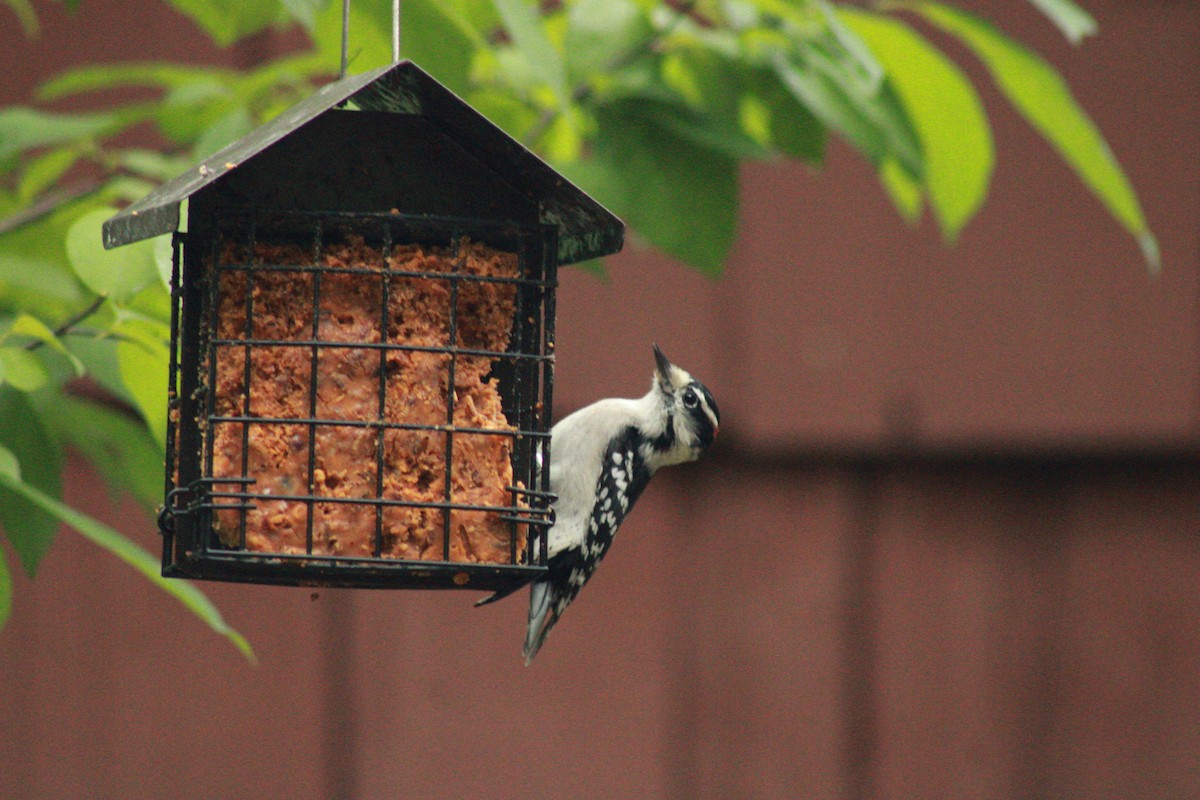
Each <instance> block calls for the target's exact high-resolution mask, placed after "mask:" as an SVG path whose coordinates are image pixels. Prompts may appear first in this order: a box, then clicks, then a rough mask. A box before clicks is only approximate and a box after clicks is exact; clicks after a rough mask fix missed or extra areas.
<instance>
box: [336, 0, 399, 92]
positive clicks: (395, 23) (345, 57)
mask: <svg viewBox="0 0 1200 800" xmlns="http://www.w3.org/2000/svg"><path fill="white" fill-rule="evenodd" d="M349 53H350V0H342V65H341V69H340V71H339V72H338V80H341V79H342V78H345V77H346V69H347V67H348V66H349V58H350V56H349ZM399 61H400V0H392V63H393V64H396V63H398V62H399Z"/></svg>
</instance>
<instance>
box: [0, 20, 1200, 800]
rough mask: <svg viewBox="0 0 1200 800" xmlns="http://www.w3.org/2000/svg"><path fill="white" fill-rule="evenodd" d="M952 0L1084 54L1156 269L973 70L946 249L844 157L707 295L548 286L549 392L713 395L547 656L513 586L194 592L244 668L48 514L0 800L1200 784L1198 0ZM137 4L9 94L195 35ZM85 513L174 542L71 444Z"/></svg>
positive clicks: (10, 697)
mask: <svg viewBox="0 0 1200 800" xmlns="http://www.w3.org/2000/svg"><path fill="white" fill-rule="evenodd" d="M965 5H968V6H974V7H977V8H978V9H979V10H980V11H982V12H984V13H986V14H989V15H995V17H996V18H997V19H998V20H999V22H1000V23H1001V24H1002V26H1003V27H1005V28H1006V29H1007V30H1009V31H1010V32H1011V33H1013V34H1015V35H1017V36H1018V37H1019V38H1021V39H1022V40H1024V41H1029V42H1031V43H1033V44H1034V45H1035V46H1036V47H1037V48H1038V49H1039V50H1040V51H1041V52H1043V53H1045V54H1047V55H1048V56H1049V57H1050V58H1051V59H1052V60H1053V61H1054V62H1055V63H1056V64H1059V65H1060V66H1061V67H1062V69H1063V71H1064V72H1065V73H1066V74H1067V77H1068V80H1069V81H1070V83H1071V85H1072V87H1073V88H1074V89H1075V91H1076V93H1077V95H1078V97H1079V98H1080V100H1081V102H1082V103H1083V105H1084V106H1085V107H1086V108H1088V109H1089V110H1090V111H1091V112H1093V115H1094V116H1095V118H1096V119H1097V121H1098V123H1099V124H1100V127H1101V129H1102V130H1103V131H1104V132H1105V134H1106V136H1108V138H1109V140H1110V142H1111V144H1112V146H1113V149H1114V151H1115V152H1116V153H1117V155H1118V156H1119V158H1120V159H1121V161H1122V163H1123V164H1124V165H1125V166H1126V167H1127V169H1128V171H1129V173H1130V176H1131V178H1132V180H1133V182H1134V184H1135V185H1136V186H1137V187H1138V189H1139V191H1140V192H1141V194H1142V198H1143V201H1144V204H1145V207H1146V212H1147V215H1148V217H1149V219H1150V221H1151V223H1152V225H1153V226H1154V228H1155V230H1156V232H1157V233H1158V234H1159V236H1160V240H1161V244H1162V251H1163V261H1164V270H1163V273H1162V275H1160V276H1158V277H1157V278H1151V277H1149V276H1148V275H1147V274H1146V272H1145V269H1144V267H1143V265H1142V264H1141V262H1140V258H1139V254H1138V252H1137V249H1136V246H1135V245H1134V244H1133V243H1132V242H1131V241H1130V240H1129V238H1128V237H1127V236H1125V235H1124V234H1123V233H1121V232H1120V231H1119V230H1117V228H1116V227H1115V225H1114V224H1113V223H1112V221H1111V220H1110V219H1109V218H1108V216H1107V215H1106V212H1105V211H1104V210H1103V209H1102V208H1100V206H1099V205H1098V204H1097V203H1096V202H1095V201H1094V200H1092V199H1091V198H1090V197H1089V196H1088V195H1087V193H1086V191H1085V190H1084V189H1082V188H1081V187H1080V186H1079V185H1078V182H1077V181H1076V180H1075V178H1074V177H1073V176H1072V175H1071V174H1070V173H1069V171H1068V170H1067V169H1066V168H1065V167H1063V166H1061V165H1060V164H1058V163H1057V161H1056V157H1055V156H1054V155H1053V153H1052V152H1051V151H1050V149H1049V148H1048V147H1047V146H1046V145H1045V144H1044V143H1043V142H1041V140H1040V139H1038V137H1037V136H1036V135H1035V134H1034V133H1032V132H1031V131H1029V130H1028V128H1027V127H1026V126H1025V125H1024V123H1023V122H1022V121H1021V120H1020V119H1018V118H1017V116H1016V115H1015V113H1014V112H1012V111H1011V110H1010V109H1008V108H1007V106H1006V105H1005V103H1004V101H1003V99H1002V98H1001V97H1000V96H999V95H998V94H997V93H996V91H995V90H994V89H993V88H990V84H989V83H988V81H987V79H986V77H985V76H983V75H982V73H981V72H980V70H979V69H978V68H977V67H975V66H971V67H969V70H970V71H971V72H972V75H973V76H975V77H976V78H980V79H981V83H982V86H983V90H982V91H983V94H984V100H985V102H986V103H987V105H988V107H989V111H990V113H991V114H992V118H993V122H994V126H995V135H996V140H997V147H998V152H999V154H1000V163H999V165H998V167H997V172H996V175H995V186H994V190H993V193H992V195H991V196H990V198H989V200H988V204H987V206H986V208H985V209H984V211H983V213H982V215H981V216H980V217H979V218H978V219H977V220H976V221H974V222H973V223H972V224H971V225H970V226H969V227H968V228H967V229H966V230H965V231H964V232H963V234H962V236H961V238H960V240H959V242H958V243H957V244H956V245H955V246H954V247H953V248H947V247H946V246H945V245H944V244H943V243H942V242H941V241H940V240H939V238H938V236H937V232H936V230H935V227H934V225H933V224H932V222H931V221H929V220H928V219H927V220H925V221H924V222H923V223H922V224H921V225H920V226H918V227H917V228H915V229H909V228H907V227H906V226H905V224H904V223H903V222H901V221H899V219H898V218H897V217H896V215H895V214H894V212H893V211H892V210H891V209H890V208H889V207H888V205H887V201H886V199H885V198H884V197H883V195H882V193H881V191H880V190H879V188H878V187H877V185H876V182H875V179H874V176H873V173H872V172H871V170H870V168H869V166H867V165H865V164H864V163H862V160H861V159H860V158H859V157H858V156H856V155H854V154H852V153H851V152H850V151H849V150H848V148H846V147H844V146H842V145H840V144H838V143H836V142H834V143H831V146H830V150H829V157H828V161H827V165H826V167H825V168H824V169H823V170H822V171H821V172H819V173H818V172H816V171H814V170H811V169H808V168H807V167H803V166H798V165H795V164H787V163H771V164H754V165H750V166H748V167H747V168H746V169H745V170H744V172H743V176H742V177H743V191H742V211H741V214H742V220H741V222H742V227H741V232H740V236H739V239H738V241H737V243H736V246H735V250H734V254H733V258H732V260H731V264H730V268H729V270H728V273H727V275H726V276H725V278H724V279H723V280H722V281H720V282H713V281H710V280H708V279H705V278H703V277H701V276H699V275H697V274H696V273H695V272H693V271H690V270H687V269H685V268H683V267H682V266H680V265H678V264H676V263H673V262H671V261H669V260H668V259H665V258H663V257H661V256H657V255H654V254H650V253H647V252H645V251H643V250H639V249H638V248H637V247H636V246H634V247H631V248H630V250H629V251H628V252H627V253H625V254H622V255H621V256H619V257H616V258H613V259H610V260H609V271H610V275H609V279H608V280H607V281H605V282H601V281H598V280H597V279H595V278H594V277H592V276H590V275H587V274H583V273H580V272H578V271H573V270H566V271H564V274H563V276H562V287H561V290H560V295H559V315H560V317H559V323H558V330H559V337H558V346H557V348H556V352H557V353H558V358H559V361H558V365H557V383H556V387H555V397H556V400H557V401H558V409H557V410H558V413H559V414H560V415H561V414H563V413H566V412H568V411H570V410H572V409H574V408H576V407H579V406H580V405H582V404H583V403H586V402H589V401H590V400H592V399H594V398H597V397H600V396H605V395H613V394H616V395H624V396H632V395H635V394H640V393H642V392H644V391H645V390H646V387H647V385H648V383H649V377H650V370H651V368H652V360H651V356H650V343H651V342H652V341H657V342H658V343H659V344H660V345H662V347H663V349H664V350H665V351H666V353H667V354H668V355H669V356H670V357H671V358H672V359H674V360H675V361H677V362H678V363H680V364H681V365H683V366H685V367H687V368H688V369H691V370H692V371H693V372H694V373H695V374H696V375H697V376H698V377H700V378H701V379H703V380H704V381H705V382H706V383H707V384H708V385H709V386H710V387H711V388H712V390H713V391H714V393H715V395H716V397H717V398H718V400H719V401H720V405H721V409H722V415H723V419H722V430H721V438H720V440H719V441H718V444H717V447H716V448H715V449H714V452H713V453H712V454H711V456H710V457H709V458H707V459H705V460H704V461H702V462H700V463H698V464H695V465H688V466H685V467H680V468H673V469H671V470H667V471H666V472H664V473H663V474H662V475H661V476H660V477H658V478H656V479H655V481H654V482H653V484H652V485H651V486H650V487H649V489H648V490H647V493H646V495H645V496H644V498H643V499H642V500H641V501H640V502H639V505H638V508H637V510H636V512H635V513H634V514H633V515H632V516H631V518H630V519H629V521H628V522H627V523H626V524H625V525H624V527H623V528H622V530H621V532H620V536H619V537H618V538H619V543H618V545H617V546H616V547H615V548H614V550H613V551H612V554H611V555H610V556H609V558H608V559H607V560H606V562H605V564H604V566H603V568H602V569H601V570H600V572H599V573H598V574H597V576H596V578H595V580H594V582H593V584H592V585H590V586H589V587H588V589H587V591H585V592H584V593H583V594H582V595H581V597H580V599H579V600H578V601H577V603H576V604H575V605H573V606H572V608H571V610H570V611H569V612H568V614H567V615H566V617H565V619H564V621H563V623H562V624H561V625H560V626H559V627H558V628H557V629H556V630H555V631H554V633H553V635H552V636H551V637H550V638H549V640H548V642H547V644H546V647H545V649H544V650H543V651H542V653H541V654H540V655H539V657H538V660H537V662H536V663H535V665H534V666H532V667H530V668H525V667H524V666H523V665H522V663H521V659H520V643H521V639H522V633H523V629H524V624H525V608H524V599H523V598H520V599H517V598H514V599H511V600H508V601H506V602H505V603H502V604H498V605H496V606H490V607H487V608H484V609H475V608H472V606H471V602H472V601H473V600H474V599H475V598H476V597H477V595H476V594H475V593H471V592H446V593H419V592H405V593H393V592H382V591H381V592H367V591H345V590H343V591H320V592H315V593H314V592H312V591H311V590H304V589H281V588H271V587H247V586H236V585H222V584H207V585H205V586H204V588H205V590H206V591H207V592H209V594H210V596H211V597H212V598H213V600H214V601H215V602H216V603H217V605H218V606H219V607H220V608H221V610H222V611H223V613H224V614H225V615H226V617H227V618H228V620H229V621H230V623H231V624H233V625H234V626H235V627H236V628H238V629H239V630H240V631H242V632H243V633H245V634H246V635H247V636H248V638H249V639H250V640H251V642H252V643H253V645H254V647H255V649H256V651H257V652H258V656H259V660H260V663H259V665H258V666H256V667H252V666H250V665H248V664H246V663H245V662H244V661H243V660H242V659H241V658H240V656H239V655H238V654H237V653H236V652H235V651H234V650H233V648H232V647H230V646H229V645H228V644H227V643H226V642H224V641H223V640H221V639H219V638H218V637H216V636H214V635H213V634H212V633H211V632H209V631H208V630H207V629H206V628H204V626H203V625H202V624H201V623H200V622H198V621H196V620H195V619H194V618H193V617H191V616H190V615H189V614H187V613H186V612H185V611H183V610H182V609H180V608H179V607H177V605H176V604H175V603H174V602H173V601H170V600H168V599H166V598H165V597H164V596H163V595H162V594H161V593H160V592H158V591H157V590H155V589H153V588H152V587H150V586H149V585H148V584H147V583H146V582H145V581H144V580H143V579H142V578H140V577H139V576H137V575H135V574H134V573H132V572H131V571H130V570H129V569H128V568H127V567H125V566H124V565H122V564H119V563H117V562H116V561H115V559H113V558H112V557H110V556H108V555H106V554H103V553H101V552H100V551H98V550H96V549H95V548H94V547H93V546H92V545H90V544H88V543H87V542H85V541H83V540H82V539H80V538H79V537H77V536H76V535H74V534H73V533H71V532H69V531H64V532H63V533H62V534H61V535H60V537H59V539H58V540H57V541H56V542H55V544H54V547H53V548H52V550H51V552H50V553H49V555H48V556H47V558H46V560H45V563H44V565H43V567H42V570H41V573H40V574H39V575H38V577H37V579H36V581H30V580H29V579H27V578H26V577H24V576H23V575H15V576H14V580H15V607H14V613H13V617H12V619H11V620H10V622H9V624H8V626H7V627H6V628H5V629H4V630H3V631H0V687H3V688H2V690H0V797H3V798H8V797H12V798H38V799H39V800H41V799H42V798H46V799H49V800H57V799H58V798H63V800H66V799H67V798H70V799H71V800H76V799H86V798H109V797H123V798H130V800H139V798H160V797H172V798H178V799H179V800H189V799H190V798H197V800H199V798H212V797H288V798H296V799H297V800H318V799H325V798H338V799H339V800H375V799H376V798H379V799H380V800H382V798H395V797H403V798H427V797H428V798H433V797H486V798H495V799H496V800H504V799H505V798H514V800H515V799H516V798H521V799H522V800H524V799H525V798H529V797H551V796H554V797H604V798H611V799H612V800H620V799H621V798H638V800H645V798H663V799H664V800H693V798H698V799H700V800H703V798H729V797H747V798H765V799H769V798H795V797H805V798H809V797H811V798H829V799H830V800H874V799H875V798H878V799H879V800H884V799H887V798H908V797H913V798H926V797H928V798H953V799H954V800H960V799H963V798H996V799H997V800H1000V799H1001V798H1087V800H1105V799H1107V798H1113V800H1117V799H1118V798H1121V799H1122V800H1123V799H1124V798H1139V799H1140V798H1151V799H1154V800H1158V799H1160V798H1161V800H1175V798H1182V797H1197V796H1200V624H1198V620H1200V441H1198V434H1200V385H1198V384H1200V327H1198V322H1200V309H1198V308H1197V299H1198V297H1200V277H1198V273H1197V267H1198V266H1200V226H1198V225H1197V221H1198V220H1200V170H1197V168H1196V165H1197V164H1200V124H1198V122H1200V84H1197V82H1196V81H1195V80H1194V77H1195V76H1196V75H1198V74H1200V48H1197V47H1196V45H1195V43H1196V42H1197V41H1200V4H1195V3H1153V4H1146V3H1129V2H1121V1H1119V0H1097V1H1096V2H1094V3H1089V4H1088V6H1089V8H1090V9H1091V10H1093V12H1094V13H1095V14H1096V16H1097V17H1098V18H1099V21H1100V25H1101V31H1102V33H1101V35H1100V37H1099V38H1097V39H1094V40H1090V41H1089V42H1088V43H1087V44H1086V45H1084V46H1083V48H1082V49H1081V50H1075V49H1073V48H1070V47H1069V46H1067V45H1066V44H1064V43H1062V42H1061V37H1059V36H1058V35H1057V33H1056V32H1055V31H1054V30H1053V29H1052V28H1051V27H1050V26H1049V24H1048V23H1046V22H1045V21H1044V20H1043V19H1042V18H1041V17H1040V16H1038V15H1037V14H1036V13H1035V12H1034V11H1033V10H1032V9H1031V7H1030V6H1029V4H1024V3H1012V4H995V3H984V2H982V0H979V1H978V2H973V3H966V4H965ZM131 8H132V6H131V5H130V4H129V3H128V2H127V0H89V2H88V3H85V4H84V7H83V9H82V11H81V12H80V13H82V14H85V15H87V18H88V19H92V20H94V23H93V24H92V27H90V28H89V29H88V30H86V31H85V30H83V29H82V26H79V25H72V24H70V23H69V22H68V21H66V20H65V18H60V15H59V12H58V10H57V6H56V5H55V4H49V5H46V6H45V9H44V10H45V14H46V19H45V23H46V25H45V33H44V38H43V40H41V44H38V45H36V46H34V45H30V44H29V43H27V42H25V41H24V40H23V39H21V38H20V34H19V32H18V31H16V30H15V29H12V30H10V29H8V28H5V29H4V30H0V44H4V45H6V46H4V47H0V66H5V74H10V75H14V76H15V77H14V80H13V81H12V82H11V83H10V84H9V85H7V86H3V87H0V100H3V101H5V102H10V101H15V100H18V99H24V98H25V97H26V96H27V89H28V87H29V86H32V85H34V84H35V83H36V76H37V75H39V74H40V75H46V74H51V73H53V72H55V71H57V70H58V69H61V68H62V67H63V66H64V65H66V64H69V63H75V62H76V61H78V60H82V59H85V58H114V59H119V58H123V57H125V56H126V55H127V54H128V53H135V52H136V53H139V54H140V55H142V56H143V57H145V58H148V59H153V58H170V57H173V56H174V55H175V54H174V52H173V51H174V50H176V49H177V47H178V42H179V41H180V40H181V38H182V37H183V34H176V33H171V32H175V31H186V26H185V24H184V23H183V22H182V21H181V20H180V19H179V18H178V17H177V16H174V15H173V13H172V12H169V11H166V10H159V11H155V10H154V9H155V8H157V6H145V7H143V4H139V5H138V6H137V9H138V10H137V13H138V15H139V19H140V20H142V25H143V26H142V27H137V29H136V30H127V27H129V26H128V23H127V20H128V15H129V13H130V9H131ZM39 10H41V7H39ZM4 13H7V12H6V11H5V10H4V9H3V8H0V14H4ZM156 14H158V15H159V16H155V15H156ZM93 15H94V16H93ZM12 27H13V28H15V26H12ZM926 33H928V34H929V35H930V37H931V38H934V39H936V40H937V41H938V43H939V44H942V45H945V46H947V47H948V48H950V49H951V50H952V51H953V52H954V53H955V54H956V55H963V53H962V51H961V50H954V49H953V48H954V47H955V45H953V43H951V42H949V41H948V40H946V39H944V38H938V36H937V34H935V33H931V32H928V31H926ZM118 35H119V36H121V37H122V38H121V39H120V41H123V42H125V45H124V46H123V47H122V48H121V51H120V52H115V53H114V51H113V47H112V41H113V40H114V37H116V36H118ZM286 46H287V43H286V42H281V41H280V40H277V39H274V38H271V37H267V38H265V39H258V40H255V41H254V42H252V43H251V44H249V45H245V46H243V47H242V49H235V50H232V51H225V52H220V51H204V52H199V51H197V52H196V53H191V51H189V53H190V55H192V56H194V57H195V58H197V59H201V58H212V59H218V60H224V61H226V62H228V63H234V62H249V61H250V60H252V58H253V57H254V56H256V55H259V54H262V53H275V52H279V51H280V49H281V48H284V47H286ZM5 59H7V60H5ZM964 60H965V59H964ZM698 224H702V221H699V222H698ZM67 496H68V499H69V500H70V501H71V502H72V503H73V504H75V505H78V506H79V507H81V508H85V509H87V510H88V511H89V512H90V513H93V514H95V515H96V516H98V517H99V518H100V519H102V520H105V521H107V522H110V523H112V524H114V525H117V526H119V527H120V528H121V529H122V530H124V531H126V532H128V533H129V534H130V535H131V536H133V537H134V538H135V539H137V540H138V541H139V542H141V543H142V544H143V545H144V546H146V547H147V548H151V549H153V548H155V547H156V546H157V538H156V535H155V534H154V532H153V524H152V521H151V520H150V519H148V518H147V517H146V516H145V515H144V514H143V513H142V512H141V511H139V510H138V509H136V508H133V507H132V506H131V505H129V504H128V503H125V502H123V501H118V502H116V503H114V502H113V501H111V499H110V498H108V497H107V495H106V493H105V491H104V489H103V487H102V486H101V485H100V484H99V481H98V480H97V478H96V477H95V476H94V475H93V474H92V473H91V472H90V471H89V470H88V469H87V468H86V467H84V466H82V465H81V464H79V463H78V462H76V461H72V463H71V467H70V470H69V474H68V481H67ZM6 552H7V554H8V556H9V563H10V564H13V565H15V564H16V561H15V559H14V558H13V557H12V554H11V551H6Z"/></svg>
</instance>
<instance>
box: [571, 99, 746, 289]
mask: <svg viewBox="0 0 1200 800" xmlns="http://www.w3.org/2000/svg"><path fill="white" fill-rule="evenodd" d="M598 121H599V132H598V134H597V136H596V140H595V144H594V158H593V160H592V161H591V162H585V163H587V164H588V166H586V167H583V168H577V169H575V170H573V171H572V172H573V174H568V178H571V179H572V180H574V179H575V178H576V177H578V178H580V179H581V180H582V181H583V182H582V183H581V184H580V185H581V186H582V187H583V188H584V189H585V190H587V191H589V192H591V191H594V192H595V193H596V195H595V196H596V198H597V199H598V200H599V201H600V202H602V203H604V204H605V205H607V206H608V207H610V208H612V209H613V210H614V211H616V212H617V213H618V214H619V215H621V216H622V217H624V219H625V220H626V221H627V222H628V223H629V224H630V225H631V226H632V228H633V229H634V231H635V232H636V233H637V234H638V235H639V236H641V237H642V238H643V239H645V240H646V241H648V242H649V243H650V244H652V245H654V246H655V247H657V248H659V249H661V250H663V251H664V252H666V253H668V254H670V255H673V256H675V257H677V258H679V259H681V260H683V261H685V262H687V263H688V264H690V265H691V266H693V267H695V268H697V269H699V270H700V271H702V272H705V273H707V274H709V275H717V274H719V273H720V272H721V270H722V268H723V266H724V263H725V258H726V256H727V255H728V253H729V248H730V246H731V245H732V244H733V238H734V233H735V229H736V225H737V191H738V170H737V161H736V160H735V159H733V158H731V157H729V156H727V155H723V154H721V153H717V152H715V151H713V150H710V149H708V148H705V147H701V146H699V145H697V144H694V143H692V142H689V141H687V140H686V139H682V138H680V137H679V136H677V135H675V134H673V133H671V132H670V131H667V130H665V129H664V128H662V127H661V126H659V125H657V124H655V123H654V122H653V121H652V120H649V119H646V118H645V117H643V116H642V115H640V114H639V113H638V111H637V105H636V104H634V103H622V104H620V105H619V106H615V107H609V108H604V109H601V111H600V112H599V113H598Z"/></svg>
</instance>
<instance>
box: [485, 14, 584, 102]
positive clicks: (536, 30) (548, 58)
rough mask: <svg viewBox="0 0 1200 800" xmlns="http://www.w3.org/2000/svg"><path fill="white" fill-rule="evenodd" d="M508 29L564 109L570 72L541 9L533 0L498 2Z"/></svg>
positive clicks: (526, 58) (516, 44)
mask: <svg viewBox="0 0 1200 800" xmlns="http://www.w3.org/2000/svg"><path fill="white" fill-rule="evenodd" d="M494 2H495V6H496V11H498V12H499V14H500V18H501V19H502V20H504V28H505V30H507V31H508V34H509V36H511V37H512V41H513V44H514V45H515V46H516V49H517V51H518V52H519V53H520V54H521V56H522V57H523V58H524V59H525V60H527V61H528V62H529V65H530V67H532V68H533V71H534V73H535V74H536V75H537V76H539V78H540V79H541V80H544V81H545V82H546V83H547V84H549V86H550V88H551V89H552V90H553V91H554V95H555V97H557V98H558V102H559V105H560V106H563V105H565V104H566V103H567V102H568V97H567V69H566V65H565V63H564V62H563V57H562V54H561V53H560V52H559V51H558V48H557V47H555V46H554V43H553V42H552V41H551V40H550V36H549V35H548V34H547V32H546V25H545V22H544V21H543V19H542V16H541V14H540V13H538V5H537V3H535V2H530V0H494Z"/></svg>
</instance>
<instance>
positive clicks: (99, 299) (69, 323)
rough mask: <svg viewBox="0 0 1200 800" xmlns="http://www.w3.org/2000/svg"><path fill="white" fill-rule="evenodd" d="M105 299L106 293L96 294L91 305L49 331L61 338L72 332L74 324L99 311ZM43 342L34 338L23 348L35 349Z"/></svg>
mask: <svg viewBox="0 0 1200 800" xmlns="http://www.w3.org/2000/svg"><path fill="white" fill-rule="evenodd" d="M107 299H108V295H106V294H100V295H96V299H95V300H93V301H92V303H91V305H89V306H88V307H87V308H85V309H83V310H82V311H80V312H78V313H76V314H74V315H72V316H70V317H68V318H67V319H66V321H65V322H63V323H62V324H61V325H59V326H58V327H57V328H55V329H54V330H53V331H51V333H53V334H54V336H55V337H56V338H61V337H63V336H66V335H67V334H69V333H72V332H73V331H74V329H75V326H76V325H78V324H79V323H81V322H83V321H84V320H85V319H87V318H88V317H90V316H91V315H92V314H95V313H96V312H97V311H99V310H100V306H102V305H104V301H105V300H107ZM45 343H46V342H44V341H43V340H41V339H34V340H33V341H32V342H30V343H29V344H27V345H25V349H26V350H37V349H38V348H39V347H41V346H42V345H44V344H45Z"/></svg>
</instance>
